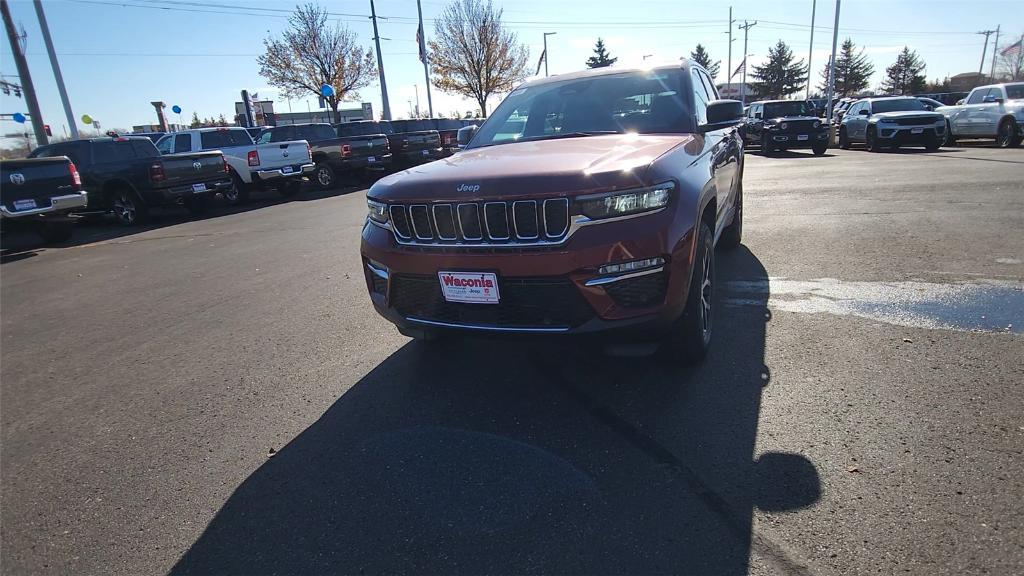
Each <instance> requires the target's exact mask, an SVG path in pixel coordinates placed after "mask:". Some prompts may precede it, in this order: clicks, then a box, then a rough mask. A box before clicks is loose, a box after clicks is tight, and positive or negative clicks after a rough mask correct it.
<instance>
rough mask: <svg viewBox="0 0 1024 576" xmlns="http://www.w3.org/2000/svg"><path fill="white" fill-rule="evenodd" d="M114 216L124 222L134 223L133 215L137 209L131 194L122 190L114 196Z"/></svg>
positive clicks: (134, 215)
mask: <svg viewBox="0 0 1024 576" xmlns="http://www.w3.org/2000/svg"><path fill="white" fill-rule="evenodd" d="M113 207H114V216H116V217H117V219H118V220H120V221H121V222H124V223H125V224H133V223H135V217H136V213H137V211H138V209H137V208H136V206H135V200H133V199H132V197H131V195H130V194H128V193H127V192H122V193H120V194H118V195H117V197H116V198H114V206H113Z"/></svg>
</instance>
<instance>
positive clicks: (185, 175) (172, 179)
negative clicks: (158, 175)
mask: <svg viewBox="0 0 1024 576" xmlns="http://www.w3.org/2000/svg"><path fill="white" fill-rule="evenodd" d="M159 160H161V161H162V162H163V165H164V178H165V179H164V187H169V186H178V185H181V184H191V183H193V182H208V181H210V180H216V179H217V178H219V177H222V176H224V156H223V155H222V154H221V153H220V152H186V153H183V154H168V155H166V156H161V157H160V158H159Z"/></svg>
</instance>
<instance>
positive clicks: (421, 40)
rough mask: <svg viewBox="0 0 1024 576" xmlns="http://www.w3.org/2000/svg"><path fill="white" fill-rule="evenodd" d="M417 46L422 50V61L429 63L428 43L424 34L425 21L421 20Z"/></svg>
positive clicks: (417, 34) (417, 33)
mask: <svg viewBox="0 0 1024 576" xmlns="http://www.w3.org/2000/svg"><path fill="white" fill-rule="evenodd" d="M416 46H418V47H419V50H420V62H423V63H424V64H426V63H427V44H426V40H425V39H424V36H423V21H422V20H421V21H420V25H419V26H418V27H416Z"/></svg>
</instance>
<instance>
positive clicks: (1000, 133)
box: [996, 118, 1020, 148]
mask: <svg viewBox="0 0 1024 576" xmlns="http://www.w3.org/2000/svg"><path fill="white" fill-rule="evenodd" d="M996 146H998V147H999V148H1016V147H1017V146H1020V136H1018V135H1017V122H1016V121H1014V119H1013V118H1003V120H1002V121H1001V122H999V128H998V129H997V130H996Z"/></svg>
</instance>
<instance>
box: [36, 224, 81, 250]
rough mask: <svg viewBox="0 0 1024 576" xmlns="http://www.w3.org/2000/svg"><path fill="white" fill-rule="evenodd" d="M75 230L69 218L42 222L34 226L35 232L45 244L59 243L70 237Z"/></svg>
mask: <svg viewBox="0 0 1024 576" xmlns="http://www.w3.org/2000/svg"><path fill="white" fill-rule="evenodd" d="M74 231H75V223H74V222H71V221H70V220H67V221H57V222H42V223H41V224H39V227H38V228H36V233H37V234H39V237H40V238H42V239H43V242H45V243H47V244H59V243H60V242H66V241H67V240H69V239H70V238H71V235H72V234H73V233H74Z"/></svg>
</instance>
